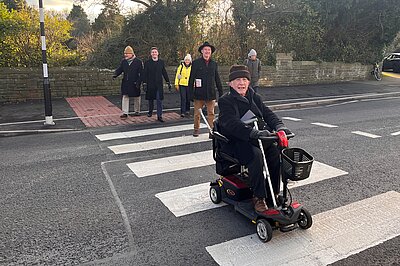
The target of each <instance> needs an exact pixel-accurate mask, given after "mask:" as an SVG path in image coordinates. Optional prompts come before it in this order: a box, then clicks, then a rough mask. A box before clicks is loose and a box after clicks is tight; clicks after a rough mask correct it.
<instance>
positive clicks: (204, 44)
mask: <svg viewBox="0 0 400 266" xmlns="http://www.w3.org/2000/svg"><path fill="white" fill-rule="evenodd" d="M206 46H208V47H210V48H211V53H214V52H215V47H214V46H212V45H211V44H209V43H208V42H204V43H203V44H202V45H200V47H199V53H201V50H203V48H204V47H206Z"/></svg>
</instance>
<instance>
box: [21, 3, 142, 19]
mask: <svg viewBox="0 0 400 266" xmlns="http://www.w3.org/2000/svg"><path fill="white" fill-rule="evenodd" d="M96 2H101V0H86V1H85V3H80V2H78V1H73V0H43V8H44V9H45V10H50V9H51V10H56V11H67V12H68V13H69V12H70V11H71V9H72V5H73V4H74V3H75V4H76V5H77V4H79V5H80V6H82V7H83V9H84V10H85V12H86V14H87V15H88V17H89V19H90V20H91V21H94V19H95V18H96V17H97V16H98V14H99V13H100V12H101V9H102V8H103V6H102V5H100V4H95V3H96ZM119 2H120V10H121V13H122V14H123V15H127V14H129V13H131V10H135V9H136V8H137V7H138V4H136V3H133V2H132V1H130V0H120V1H119ZM27 3H28V4H29V5H31V6H35V7H38V6H39V1H38V0H27Z"/></svg>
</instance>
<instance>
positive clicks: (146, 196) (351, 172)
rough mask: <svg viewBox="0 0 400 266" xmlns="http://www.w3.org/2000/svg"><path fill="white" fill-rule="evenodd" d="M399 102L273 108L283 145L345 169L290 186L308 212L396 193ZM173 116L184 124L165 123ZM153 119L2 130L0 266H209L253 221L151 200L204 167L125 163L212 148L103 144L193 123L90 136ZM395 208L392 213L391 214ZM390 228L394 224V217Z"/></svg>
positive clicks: (190, 180)
mask: <svg viewBox="0 0 400 266" xmlns="http://www.w3.org/2000/svg"><path fill="white" fill-rule="evenodd" d="M399 104H400V98H397V97H387V98H380V99H367V100H361V101H360V100H358V101H348V102H342V103H338V104H333V105H328V106H319V107H312V108H306V109H294V110H285V111H278V115H279V116H281V117H285V119H284V122H285V123H286V125H287V126H288V127H289V128H291V129H292V131H293V132H295V133H296V134H297V137H296V138H294V139H293V140H291V146H297V147H302V148H304V149H305V150H307V151H308V152H310V153H311V154H312V155H313V156H314V157H315V159H316V160H317V161H318V162H322V163H324V164H327V165H329V166H331V167H335V168H337V169H340V170H343V171H346V172H347V173H348V174H345V175H341V176H337V177H335V178H330V179H326V180H323V181H320V182H316V183H313V184H309V185H305V186H302V187H298V188H294V189H292V193H293V194H294V195H295V197H296V199H298V200H299V201H300V202H302V203H303V204H304V205H305V206H306V207H307V209H308V210H309V211H310V212H311V213H312V214H313V215H318V214H321V213H324V212H327V211H329V210H334V209H336V208H340V207H341V206H344V205H348V204H352V203H355V202H358V201H361V200H364V199H368V198H371V197H373V196H378V195H381V194H383V193H385V192H388V191H395V192H400V181H399V177H398V176H399V174H398V173H399V172H400V166H399V164H398V158H399V152H398V147H400V134H398V135H397V134H396V133H397V132H400V109H399V108H398V106H399ZM291 118H297V119H301V120H299V121H293V119H291ZM312 123H322V124H312ZM182 124H189V125H190V121H183V122H179V123H178V122H176V123H167V124H165V125H162V127H169V126H174V125H182ZM326 124H327V125H328V126H329V125H331V126H336V127H327V125H326ZM160 126H161V125H160V124H153V125H140V126H139V125H138V126H130V127H124V128H101V129H94V130H83V131H76V132H65V133H52V134H42V135H40V134H38V135H25V136H24V135H22V136H15V137H7V138H0V148H1V154H2V155H1V158H2V159H1V161H0V167H1V172H0V213H1V216H0V239H1V241H0V265H77V264H78V265H79V264H83V265H215V264H216V262H215V261H214V258H213V257H212V256H211V255H210V253H208V252H207V250H206V247H210V246H213V245H216V244H219V243H223V242H225V241H228V242H229V241H231V240H234V239H236V238H239V237H245V236H248V235H251V234H253V233H254V232H255V228H254V225H253V224H252V223H250V221H249V220H247V219H246V218H244V217H243V216H242V215H240V214H239V213H236V212H235V211H234V210H233V208H232V207H230V206H225V207H220V208H214V209H208V210H205V211H200V212H193V213H191V214H188V215H183V216H179V217H176V216H175V215H174V214H173V213H172V212H171V211H170V210H169V209H168V208H167V207H166V206H165V205H164V204H163V202H162V201H161V200H160V199H159V198H157V197H156V196H155V195H156V194H158V193H161V192H166V191H171V190H175V189H179V188H184V187H189V186H193V185H196V184H200V183H205V182H209V181H211V180H213V179H215V178H216V174H215V170H214V166H213V165H207V166H200V167H196V165H192V166H190V167H187V168H185V169H182V170H178V171H172V172H167V173H160V174H152V175H148V176H143V177H138V176H137V174H136V173H135V171H132V169H130V168H129V167H128V166H127V164H130V163H140V162H146V161H149V160H153V159H162V158H165V157H171V156H177V155H187V154H194V153H197V152H202V151H205V150H209V149H210V148H211V143H210V142H207V141H205V142H201V143H195V144H193V143H191V144H185V145H173V146H171V147H165V148H157V147H155V148H154V149H151V150H149V149H146V147H150V146H151V145H150V144H149V143H147V144H146V145H144V148H143V147H142V148H139V151H136V152H129V153H126V154H118V155H117V154H114V153H113V152H112V151H111V150H110V148H109V147H110V146H113V145H124V144H130V143H137V144H138V143H141V142H145V141H155V140H162V139H171V138H173V137H180V136H184V135H188V136H190V135H191V133H192V131H191V130H186V131H178V132H166V133H161V134H154V135H147V136H146V135H145V136H137V137H130V138H122V139H113V140H108V141H100V140H99V139H98V138H97V137H96V135H99V134H104V133H118V132H126V131H137V132H138V131H140V130H150V129H151V128H156V127H160ZM355 131H361V132H365V133H370V134H374V135H376V136H379V137H377V138H371V137H368V136H364V135H359V134H355V133H352V132H355ZM204 132H206V131H205V130H204ZM392 134H393V135H392ZM167 143H168V141H167ZM157 145H158V144H157ZM159 145H162V144H159ZM140 149H142V150H140ZM185 158H186V159H188V157H185ZM175 163H178V161H170V164H171V165H173V164H175ZM150 168H151V167H150ZM156 168H157V165H156V164H155V163H154V169H156ZM154 169H150V170H154ZM177 201H178V200H177ZM396 203H398V202H393V205H394V206H396ZM176 204H177V205H179V204H180V202H176ZM182 204H183V205H184V204H185V202H182ZM394 210H395V211H396V210H398V208H397V209H396V208H394ZM369 211H370V214H369V215H370V223H371V224H373V223H374V221H375V219H377V220H379V219H381V217H377V215H375V214H376V213H377V210H375V209H371V210H369ZM396 215H397V216H396ZM394 216H395V217H397V219H398V217H399V215H398V212H395V213H394ZM385 218H386V219H387V217H385ZM348 226H352V225H348ZM312 229H313V227H312V228H311V229H309V230H312ZM337 230H338V232H340V231H341V230H343V228H340V227H339V226H338V228H337ZM393 231H394V232H399V224H397V225H396V226H394V227H393ZM368 233H369V232H365V234H368ZM265 245H268V243H267V244H265ZM399 246H400V237H399V236H398V234H397V236H396V237H394V238H392V239H389V240H386V239H385V240H384V242H383V243H380V244H377V245H373V246H371V247H368V248H365V249H364V250H362V251H361V252H359V253H356V254H349V256H348V257H346V258H343V259H341V260H339V261H336V262H334V263H333V265H399V264H400V259H399V256H398V247H399ZM272 248H273V246H272ZM266 263H267V261H266Z"/></svg>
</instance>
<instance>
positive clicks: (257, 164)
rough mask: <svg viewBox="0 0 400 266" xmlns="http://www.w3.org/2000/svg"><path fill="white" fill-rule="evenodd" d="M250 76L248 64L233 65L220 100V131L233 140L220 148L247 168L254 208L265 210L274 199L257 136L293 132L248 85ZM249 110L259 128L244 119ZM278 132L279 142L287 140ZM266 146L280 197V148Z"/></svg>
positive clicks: (274, 145) (268, 144)
mask: <svg viewBox="0 0 400 266" xmlns="http://www.w3.org/2000/svg"><path fill="white" fill-rule="evenodd" d="M250 79H251V76H250V72H249V71H248V68H247V66H244V65H234V66H232V67H231V68H230V71H229V86H230V90H229V92H228V93H226V94H224V95H223V96H222V97H221V98H220V99H219V100H218V107H219V117H218V131H219V132H220V133H221V134H223V135H225V136H226V137H227V138H228V139H229V140H230V141H229V143H224V144H223V146H222V147H221V151H223V152H224V153H226V154H228V155H230V156H232V157H233V158H236V159H237V160H238V161H239V162H240V164H241V165H245V166H246V167H247V168H248V171H249V176H250V178H251V187H252V188H253V193H254V197H253V202H254V209H255V210H256V211H257V212H260V213H262V212H265V211H266V210H267V209H268V206H267V203H266V201H265V199H267V200H268V203H269V204H270V205H272V198H271V195H270V190H269V189H266V187H265V186H266V184H265V180H264V175H263V158H262V153H261V149H260V147H259V146H258V141H257V139H259V138H260V137H262V136H269V134H270V132H272V131H284V132H285V133H286V134H291V132H290V130H289V129H288V128H286V127H285V125H284V124H283V122H282V120H281V119H279V118H278V116H277V115H276V114H275V113H273V112H272V111H271V110H270V109H269V108H268V107H267V106H266V105H265V104H264V103H263V102H262V99H261V97H260V96H259V95H258V94H256V93H255V92H254V90H253V89H251V88H249V84H250ZM249 111H251V112H252V113H253V114H254V115H255V116H256V117H257V118H258V122H255V123H258V127H259V130H256V129H254V128H253V125H252V124H251V125H249V124H246V123H244V122H243V121H242V120H241V118H242V117H244V116H245V114H246V113H247V114H248V112H249ZM279 135H283V138H284V139H281V140H280V141H286V143H287V138H286V135H285V134H279ZM263 147H264V151H265V155H266V159H267V164H268V170H269V173H270V176H271V182H272V187H273V191H274V194H275V195H273V196H275V197H277V195H278V194H279V191H280V163H279V149H278V148H277V146H276V144H274V143H271V142H266V143H263Z"/></svg>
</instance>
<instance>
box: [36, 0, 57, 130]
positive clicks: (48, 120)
mask: <svg viewBox="0 0 400 266" xmlns="http://www.w3.org/2000/svg"><path fill="white" fill-rule="evenodd" d="M39 20H40V39H41V42H42V61H43V95H44V113H45V122H44V124H45V125H51V126H52V125H54V124H55V123H54V121H53V115H52V112H53V110H52V109H53V108H52V105H51V91H50V82H49V73H48V71H47V55H46V37H45V34H44V10H43V0H39Z"/></svg>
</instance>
